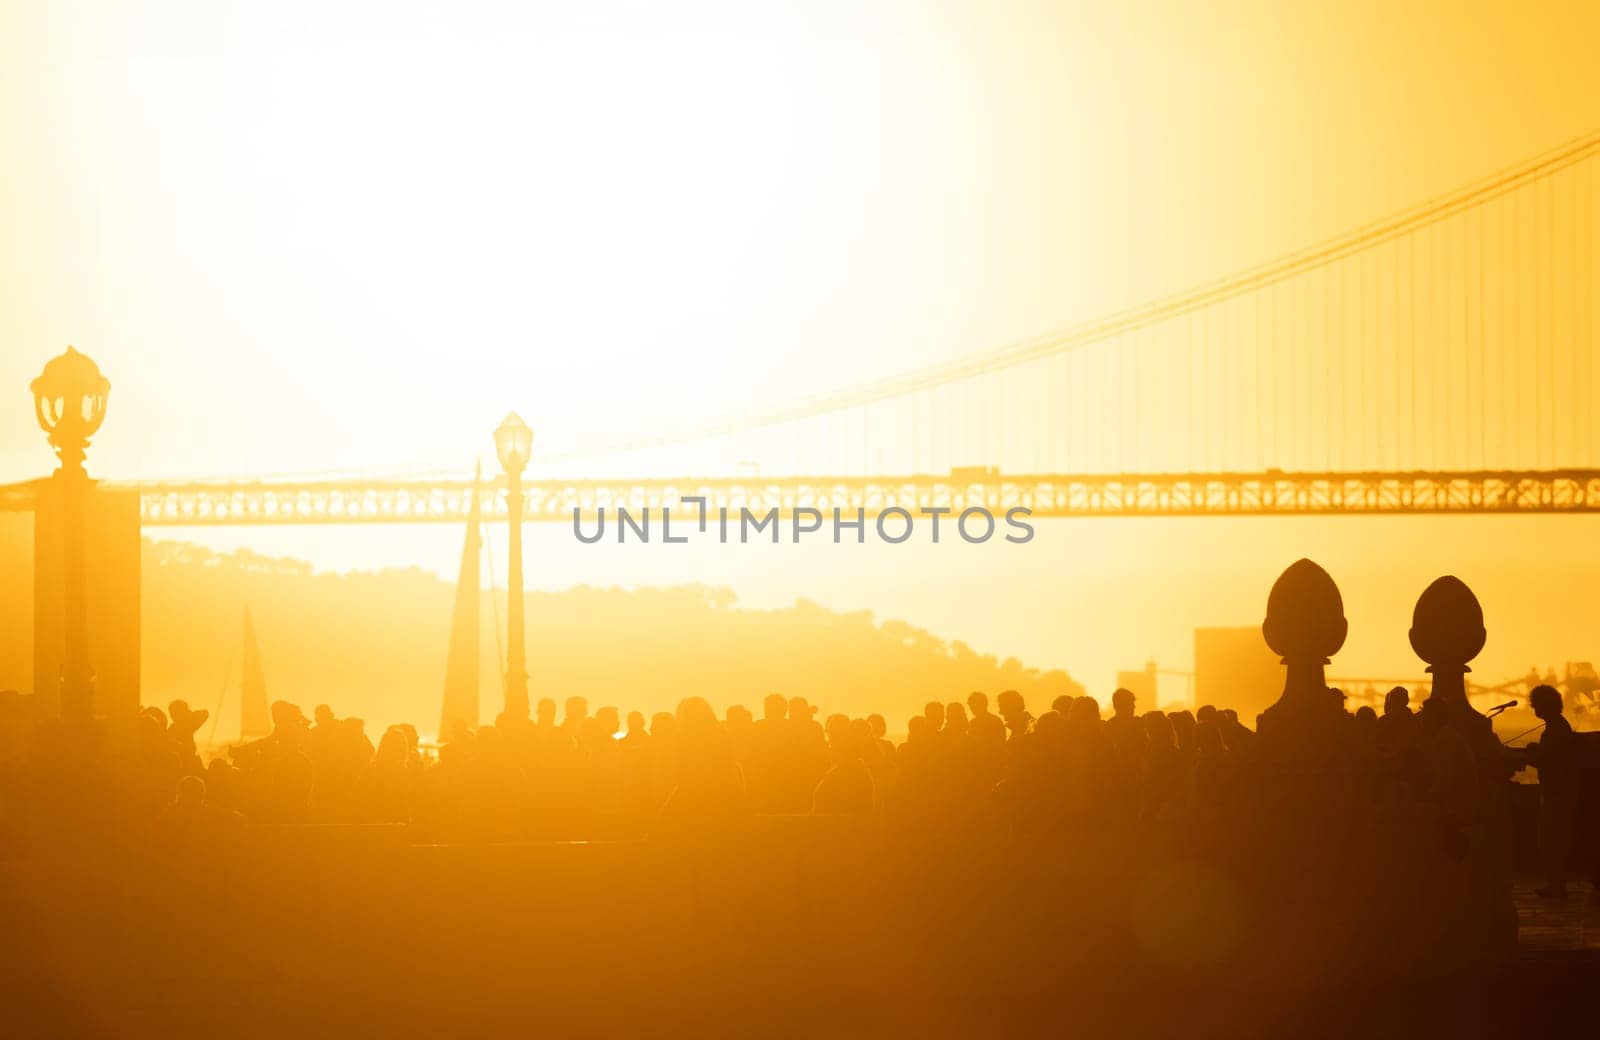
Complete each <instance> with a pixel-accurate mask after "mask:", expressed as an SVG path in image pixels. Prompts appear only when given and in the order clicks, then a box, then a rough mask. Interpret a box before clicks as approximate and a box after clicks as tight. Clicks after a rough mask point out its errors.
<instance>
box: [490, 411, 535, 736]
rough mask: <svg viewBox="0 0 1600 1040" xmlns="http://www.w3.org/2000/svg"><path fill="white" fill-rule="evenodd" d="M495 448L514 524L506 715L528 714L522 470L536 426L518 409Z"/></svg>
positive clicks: (502, 427)
mask: <svg viewBox="0 0 1600 1040" xmlns="http://www.w3.org/2000/svg"><path fill="white" fill-rule="evenodd" d="M494 450H495V454H496V455H498V456H499V457H500V468H501V469H503V470H505V474H506V520H507V522H508V523H509V524H510V527H511V532H510V533H511V560H510V565H509V569H510V571H511V574H510V578H509V580H508V581H507V582H506V595H507V600H508V602H507V604H506V637H507V641H508V642H509V643H510V646H509V647H507V649H506V690H505V695H506V696H505V716H506V718H508V719H526V718H527V717H528V662H527V658H526V657H525V656H524V655H523V642H522V607H523V602H522V471H523V470H524V469H525V468H527V465H528V459H529V458H530V457H531V456H532V455H533V430H532V429H530V428H529V427H528V424H527V423H525V422H523V421H522V418H521V417H520V416H518V415H517V414H516V413H515V412H512V413H511V414H510V415H508V416H506V417H505V421H503V422H502V423H501V424H500V426H499V428H498V429H496V430H495V431H494Z"/></svg>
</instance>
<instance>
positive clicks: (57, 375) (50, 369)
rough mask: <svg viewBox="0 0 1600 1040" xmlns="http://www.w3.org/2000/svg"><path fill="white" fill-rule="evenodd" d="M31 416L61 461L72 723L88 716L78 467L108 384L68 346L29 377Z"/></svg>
mask: <svg viewBox="0 0 1600 1040" xmlns="http://www.w3.org/2000/svg"><path fill="white" fill-rule="evenodd" d="M30 389H31V390H32V391H33V408H34V415H35V416H36V417H37V418H38V420H39V428H40V429H42V430H43V431H44V432H45V433H47V434H49V435H50V444H51V445H52V446H53V447H54V448H55V449H56V455H57V456H58V457H59V458H60V459H61V468H60V469H58V470H56V473H55V477H54V480H55V481H56V487H57V488H58V489H59V493H60V496H61V521H62V524H63V527H64V530H63V535H64V537H63V538H62V550H63V559H62V564H63V568H62V573H63V575H64V576H65V578H66V588H65V590H64V591H65V596H64V597H63V598H64V604H63V606H64V616H63V618H62V648H61V649H62V660H61V689H60V699H61V715H62V717H63V718H66V719H69V720H71V721H73V722H76V723H83V722H87V721H88V720H89V719H90V718H91V717H92V716H93V714H94V669H93V667H92V666H91V665H90V664H89V649H88V647H89V636H88V628H89V621H88V612H89V605H88V596H89V592H88V579H87V573H86V564H85V560H84V556H85V552H86V550H85V547H84V534H83V528H84V512H85V511H86V510H87V508H88V502H87V500H88V497H89V474H88V472H87V471H86V470H85V469H84V468H83V459H84V451H85V449H87V448H88V447H89V438H90V437H92V436H94V434H95V433H96V431H98V430H99V429H100V423H101V422H103V421H104V420H105V417H106V397H107V395H109V394H110V393H111V382H110V380H108V379H106V377H105V376H103V375H101V374H100V368H99V366H97V365H96V364H95V363H94V362H93V361H91V360H90V359H89V358H87V357H85V356H84V355H82V354H80V353H78V352H77V351H76V350H74V349H73V348H72V347H68V348H67V351H66V353H65V354H62V355H61V356H60V357H56V358H52V359H51V360H50V362H49V363H48V364H47V365H45V366H44V371H43V372H41V373H39V378H37V379H35V380H34V381H33V384H32V386H31V387H30Z"/></svg>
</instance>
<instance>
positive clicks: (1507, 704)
mask: <svg viewBox="0 0 1600 1040" xmlns="http://www.w3.org/2000/svg"><path fill="white" fill-rule="evenodd" d="M1516 706H1517V702H1516V701H1506V702H1505V703H1504V704H1496V705H1495V706H1494V707H1492V708H1490V709H1489V711H1488V713H1487V714H1489V715H1491V716H1492V715H1498V714H1500V713H1501V712H1502V711H1505V710H1506V709H1507V708H1515V707H1516Z"/></svg>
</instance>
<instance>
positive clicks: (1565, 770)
mask: <svg viewBox="0 0 1600 1040" xmlns="http://www.w3.org/2000/svg"><path fill="white" fill-rule="evenodd" d="M1528 704H1529V706H1530V707H1532V708H1533V713H1534V714H1535V715H1536V716H1538V717H1539V719H1540V721H1542V722H1543V723H1544V734H1543V736H1542V737H1541V739H1540V740H1539V741H1538V742H1537V743H1534V744H1529V745H1528V752H1527V753H1528V759H1529V764H1530V765H1532V766H1533V767H1534V768H1535V769H1537V770H1538V771H1539V855H1540V858H1541V859H1542V860H1543V861H1544V871H1545V884H1544V887H1542V888H1540V889H1539V895H1541V896H1543V897H1544V898H1546V899H1555V900H1561V899H1565V898H1567V861H1568V859H1569V858H1570V856H1571V852H1572V821H1573V816H1574V815H1575V814H1576V812H1577V808H1578V740H1577V737H1576V736H1575V735H1574V734H1573V732H1572V724H1571V723H1569V722H1568V721H1567V719H1566V716H1565V715H1563V714H1562V703H1561V694H1560V693H1559V692H1558V691H1557V690H1556V688H1555V687H1553V686H1545V685H1539V686H1535V687H1534V688H1533V692H1532V693H1530V694H1529V695H1528Z"/></svg>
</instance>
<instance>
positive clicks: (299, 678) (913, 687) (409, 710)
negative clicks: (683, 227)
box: [143, 541, 1079, 737]
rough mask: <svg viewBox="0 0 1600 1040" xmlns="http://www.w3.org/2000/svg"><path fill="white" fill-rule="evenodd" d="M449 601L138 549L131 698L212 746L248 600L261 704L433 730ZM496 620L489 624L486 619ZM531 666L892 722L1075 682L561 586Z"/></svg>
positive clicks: (495, 655) (618, 687) (717, 605)
mask: <svg viewBox="0 0 1600 1040" xmlns="http://www.w3.org/2000/svg"><path fill="white" fill-rule="evenodd" d="M453 593H454V590H453V589H452V587H451V586H450V585H449V584H448V583H446V582H443V581H440V580H439V579H437V578H436V577H434V576H432V575H431V574H428V573H425V572H422V571H419V570H415V569H407V570H387V571H382V572H378V573H358V574H315V573H312V571H311V568H310V567H309V566H308V565H306V564H304V563H300V562H297V561H293V560H281V559H273V558H268V557H263V556H257V555H254V554H248V553H239V554H230V555H218V554H215V553H212V552H209V551H207V550H204V549H199V548H196V547H194V546H191V545H185V544H180V543H171V542H149V541H147V542H146V543H145V560H144V619H143V620H144V649H143V653H144V697H145V700H146V701H150V702H155V703H161V704H164V703H166V702H167V701H168V700H170V699H172V698H174V697H184V698H187V699H188V700H189V701H190V702H191V703H193V704H195V705H196V706H205V707H208V708H211V709H212V710H215V709H216V705H217V704H218V703H219V701H220V702H221V703H222V704H223V708H222V717H221V720H220V724H219V729H218V732H217V735H218V736H219V737H225V736H226V735H228V734H229V733H231V732H233V731H235V730H236V729H237V726H238V704H237V702H238V683H239V656H240V646H241V627H242V626H241V619H242V615H243V612H244V609H245V607H246V606H247V605H248V607H249V608H250V611H251V614H252V617H253V619H254V623H255V627H256V632H257V635H258V638H259V641H260V646H261V651H262V656H263V660H264V663H265V670H266V680H267V685H268V689H269V692H270V694H271V696H272V697H273V698H274V699H278V698H287V699H290V700H295V701H298V702H300V703H301V704H303V705H304V706H305V707H306V708H307V709H308V710H309V708H310V706H311V705H313V704H316V703H320V702H328V703H330V704H333V705H334V706H335V708H336V710H338V711H339V712H340V713H341V714H356V715H361V716H363V717H365V718H366V719H367V720H368V721H369V722H370V723H372V724H374V725H381V724H384V723H388V722H391V721H399V720H402V719H404V720H409V721H413V722H415V723H416V724H417V725H418V727H419V728H421V729H423V730H425V731H426V730H431V729H433V728H434V726H435V725H436V720H437V716H438V712H439V698H440V690H441V684H442V681H443V674H444V657H445V648H446V645H447V642H448V632H449V624H450V611H451V602H452V596H453ZM503 595H504V594H503V592H502V593H501V594H500V601H499V602H491V600H490V597H489V595H488V594H487V593H485V596H484V601H483V605H482V618H483V625H482V628H483V632H482V641H481V644H482V649H483V667H482V675H483V704H484V707H485V714H486V716H492V713H493V711H495V710H497V709H498V706H499V702H500V698H499V693H498V680H497V676H498V672H499V670H498V667H497V666H496V664H495V662H496V660H498V659H499V656H500V653H501V651H500V650H499V644H500V642H501V641H502V640H501V639H497V636H496V632H497V629H499V628H500V627H502V626H503V625H504V618H505V604H504V601H503ZM497 622H498V624H497ZM527 626H528V660H529V671H530V673H531V685H532V690H533V695H534V696H535V697H539V696H553V697H557V698H562V697H565V696H568V695H570V694H583V695H585V696H587V697H588V698H589V700H590V703H591V705H592V706H598V705H600V704H615V705H617V706H619V707H621V708H622V709H623V710H624V711H626V710H628V709H631V708H635V707H637V708H640V709H642V710H646V711H651V710H659V709H662V708H670V707H671V706H672V705H674V704H675V703H676V702H677V700H678V698H680V697H683V696H686V695H688V694H691V693H697V694H701V695H703V696H706V697H707V698H709V699H710V700H711V701H712V702H713V703H714V704H715V705H716V706H717V707H718V708H719V709H720V708H722V707H723V706H725V705H727V704H731V703H744V704H746V705H748V706H750V707H751V708H752V709H753V710H759V701H760V698H761V697H762V695H764V694H766V693H769V692H774V691H777V692H781V693H784V694H788V695H795V694H799V695H803V696H806V697H808V698H810V699H811V700H812V701H813V703H817V704H820V705H821V707H822V709H823V711H824V712H827V711H845V712H849V713H852V714H860V713H865V712H868V711H874V710H876V711H883V712H884V713H885V714H887V715H889V716H890V717H891V723H890V725H891V728H892V729H895V730H899V729H901V728H902V727H903V726H904V720H905V717H906V716H908V715H910V714H911V713H913V712H914V711H916V710H918V709H920V707H921V706H922V704H923V703H925V702H926V701H927V700H929V699H930V698H935V697H937V698H940V699H943V700H949V699H952V698H958V697H965V695H966V693H967V692H968V691H970V690H974V689H982V690H988V691H990V692H991V694H992V693H993V692H995V691H998V690H1001V689H1005V688H1007V687H1013V688H1016V689H1019V690H1021V691H1023V692H1024V694H1026V695H1027V697H1028V700H1029V703H1030V705H1031V706H1034V707H1038V706H1041V705H1044V704H1047V703H1048V701H1049V700H1050V699H1051V698H1052V697H1054V696H1056V695H1057V694H1060V693H1063V692H1079V687H1078V684H1077V683H1075V682H1073V680H1072V679H1071V678H1070V677H1068V676H1067V675H1066V674H1065V673H1063V672H1060V671H1053V672H1047V673H1041V672H1038V671H1035V670H1031V669H1028V668H1026V667H1024V666H1023V665H1022V664H1021V663H1020V662H1018V661H1016V660H1013V659H1008V660H1004V661H1001V660H997V659H995V658H994V657H989V656H985V655H983V654H981V653H978V652H976V651H974V650H973V649H971V648H969V647H968V646H966V645H965V644H963V643H960V642H947V641H945V640H943V639H940V638H939V637H938V636H935V635H933V634H932V633H929V632H926V631H923V630H921V629H917V628H913V627H911V626H909V625H906V624H903V623H901V622H897V621H877V620H875V619H874V618H873V617H872V616H871V615H870V614H869V613H866V612H860V613H849V614H841V613H835V612H833V611H829V610H826V609H823V608H821V607H818V606H816V605H815V604H812V603H809V602H806V601H803V600H802V601H799V602H797V603H796V604H795V605H794V606H792V607H790V608H788V609H783V610H746V609H741V608H739V607H738V606H737V604H736V603H735V601H734V595H733V593H731V592H730V591H728V590H726V589H714V588H706V587H703V586H680V587H675V588H653V589H639V590H633V591H626V590H621V589H598V588H586V587H580V588H574V589H570V590H568V591H566V592H562V593H557V594H531V595H529V597H528V601H527Z"/></svg>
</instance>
